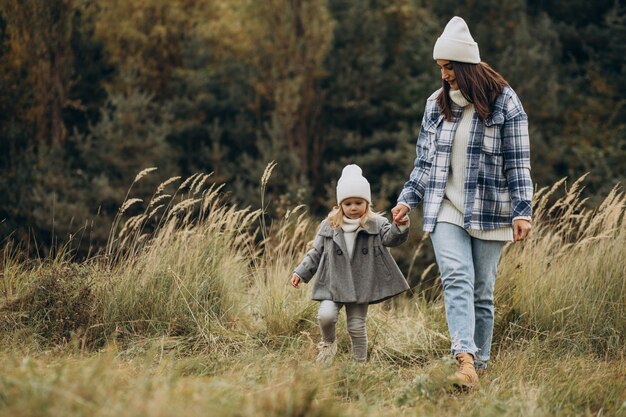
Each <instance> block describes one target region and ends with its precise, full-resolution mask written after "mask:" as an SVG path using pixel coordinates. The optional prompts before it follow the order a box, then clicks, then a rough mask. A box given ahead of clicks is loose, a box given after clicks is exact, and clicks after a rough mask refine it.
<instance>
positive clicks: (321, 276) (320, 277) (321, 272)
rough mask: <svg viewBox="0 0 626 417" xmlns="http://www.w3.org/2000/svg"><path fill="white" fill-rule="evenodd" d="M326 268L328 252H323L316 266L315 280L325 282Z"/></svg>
mask: <svg viewBox="0 0 626 417" xmlns="http://www.w3.org/2000/svg"><path fill="white" fill-rule="evenodd" d="M327 269H328V254H327V253H323V254H322V258H321V259H320V265H319V267H318V268H317V282H318V283H320V284H323V283H325V282H326V275H327V274H326V270H327Z"/></svg>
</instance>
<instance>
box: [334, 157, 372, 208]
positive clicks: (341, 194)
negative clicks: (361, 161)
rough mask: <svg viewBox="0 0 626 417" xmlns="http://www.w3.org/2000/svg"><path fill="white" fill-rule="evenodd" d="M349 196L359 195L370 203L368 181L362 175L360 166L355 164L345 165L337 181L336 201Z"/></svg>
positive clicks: (338, 201)
mask: <svg viewBox="0 0 626 417" xmlns="http://www.w3.org/2000/svg"><path fill="white" fill-rule="evenodd" d="M350 197H360V198H362V199H364V200H367V202H368V203H370V204H372V192H371V190H370V183H369V182H368V181H367V180H366V179H365V177H364V176H363V171H362V170H361V167H359V166H358V165H355V164H351V165H346V166H345V167H344V168H343V171H342V172H341V178H339V181H337V203H338V204H341V202H342V201H343V200H345V199H346V198H350Z"/></svg>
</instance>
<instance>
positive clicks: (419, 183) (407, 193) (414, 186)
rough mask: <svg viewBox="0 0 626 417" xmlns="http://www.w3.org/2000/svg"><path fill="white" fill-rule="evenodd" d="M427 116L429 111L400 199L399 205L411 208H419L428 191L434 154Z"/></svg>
mask: <svg viewBox="0 0 626 417" xmlns="http://www.w3.org/2000/svg"><path fill="white" fill-rule="evenodd" d="M427 107H428V106H427ZM427 114H429V112H428V110H427V111H426V112H424V117H423V118H422V125H421V127H420V132H419V136H418V138H417V143H416V146H415V153H416V157H415V162H414V163H413V170H412V171H411V175H410V176H409V180H408V181H407V182H406V183H404V187H403V188H402V192H401V193H400V196H399V197H398V204H405V205H407V206H409V208H415V207H417V205H418V204H419V203H420V202H421V201H422V200H423V199H424V190H425V189H426V182H427V181H428V176H429V175H430V169H431V166H432V158H429V157H428V156H429V154H431V152H432V150H431V149H430V146H431V143H430V140H429V132H428V131H427V130H426V129H425V128H424V126H425V125H426V115H427Z"/></svg>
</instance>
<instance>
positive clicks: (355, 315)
mask: <svg viewBox="0 0 626 417" xmlns="http://www.w3.org/2000/svg"><path fill="white" fill-rule="evenodd" d="M344 306H345V307H346V323H347V327H348V333H349V334H350V339H351V340H352V358H353V359H354V360H355V361H357V362H364V361H365V360H366V359H367V330H366V329H365V319H366V318H367V307H368V305H367V304H354V303H347V304H344V303H335V302H334V301H330V300H323V301H321V302H320V309H319V311H318V313H317V320H318V321H319V323H320V329H321V331H322V340H324V341H325V342H331V343H332V342H334V341H335V327H336V324H337V318H338V317H339V311H340V310H341V307H344Z"/></svg>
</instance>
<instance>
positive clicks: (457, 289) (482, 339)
mask: <svg viewBox="0 0 626 417" xmlns="http://www.w3.org/2000/svg"><path fill="white" fill-rule="evenodd" d="M430 238H431V240H432V242H433V248H434V249H435V258H436V260H437V265H438V266H439V271H440V272H441V282H442V284H443V298H444V304H445V307H446V319H447V321H448V331H449V332H450V341H451V344H452V348H451V350H452V355H454V356H456V355H457V354H459V353H462V352H468V353H471V354H472V355H473V356H474V358H475V363H474V365H475V366H476V368H478V369H480V368H483V369H484V368H486V367H487V361H488V360H489V353H490V352H491V339H492V336H493V287H494V284H495V281H496V272H497V268H498V260H499V259H500V253H501V252H502V247H503V246H504V244H505V242H502V241H494V240H481V239H476V238H473V237H471V236H470V235H469V234H468V233H467V232H466V231H465V229H463V228H462V227H460V226H457V225H455V224H451V223H443V222H441V223H437V225H436V227H435V230H434V231H433V232H432V233H431V235H430Z"/></svg>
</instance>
